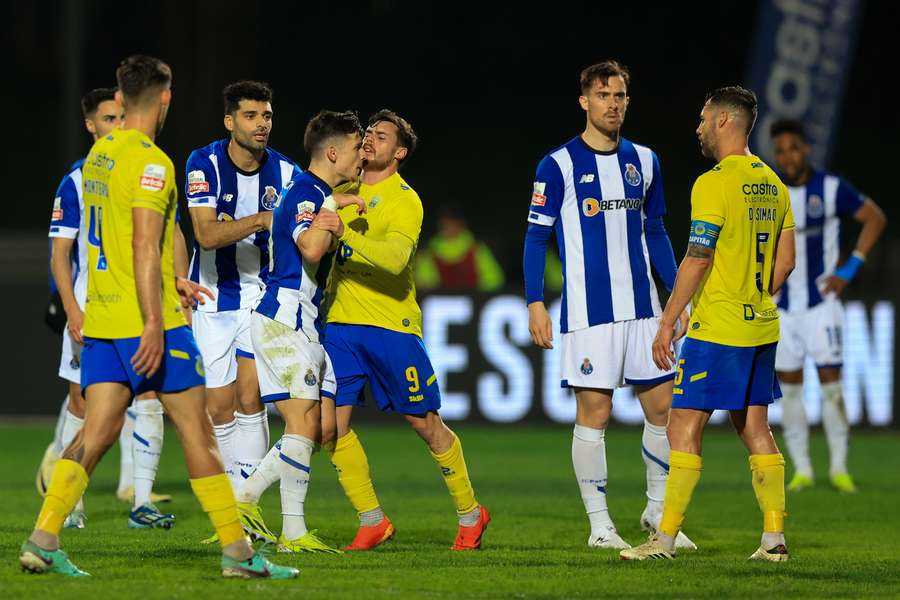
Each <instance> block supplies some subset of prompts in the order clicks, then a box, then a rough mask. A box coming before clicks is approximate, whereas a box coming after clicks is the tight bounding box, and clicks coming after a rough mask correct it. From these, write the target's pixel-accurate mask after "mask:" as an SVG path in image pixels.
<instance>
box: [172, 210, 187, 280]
mask: <svg viewBox="0 0 900 600" xmlns="http://www.w3.org/2000/svg"><path fill="white" fill-rule="evenodd" d="M172 238H173V242H174V244H175V248H174V255H175V277H182V278H187V276H188V250H187V241H186V240H185V239H184V232H183V231H182V230H181V225H179V224H178V222H177V221H176V222H175V233H174V235H173V236H172Z"/></svg>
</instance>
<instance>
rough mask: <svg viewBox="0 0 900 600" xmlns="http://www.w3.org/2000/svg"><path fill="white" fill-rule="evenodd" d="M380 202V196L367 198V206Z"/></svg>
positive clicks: (373, 206)
mask: <svg viewBox="0 0 900 600" xmlns="http://www.w3.org/2000/svg"><path fill="white" fill-rule="evenodd" d="M379 202H381V197H380V196H375V197H373V198H372V199H371V200H369V208H375V207H376V206H378V203H379Z"/></svg>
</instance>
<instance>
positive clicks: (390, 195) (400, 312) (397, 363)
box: [313, 110, 490, 550]
mask: <svg viewBox="0 0 900 600" xmlns="http://www.w3.org/2000/svg"><path fill="white" fill-rule="evenodd" d="M415 145H416V134H415V132H414V131H413V129H412V127H411V126H410V124H409V123H408V122H407V121H406V120H405V119H403V118H402V117H400V116H398V115H397V114H396V113H394V112H391V111H388V110H382V111H380V112H378V113H376V114H375V115H373V116H372V117H371V118H370V119H369V124H368V128H367V130H366V136H365V140H364V142H363V151H364V153H365V160H366V166H365V170H364V173H363V176H362V184H361V185H360V188H359V191H358V192H357V193H358V195H359V196H361V197H362V198H363V199H364V200H365V201H366V202H367V206H368V212H367V213H366V214H364V215H358V214H357V211H356V210H355V209H353V208H345V209H343V210H341V211H340V217H339V218H338V215H335V214H334V213H333V212H331V211H329V210H322V211H320V212H319V214H318V216H317V217H316V220H315V221H314V222H313V227H318V228H323V229H327V230H329V231H331V232H332V233H333V234H334V235H335V237H336V238H337V239H338V240H339V241H340V243H339V246H338V249H337V255H336V256H335V260H334V264H333V266H332V270H331V274H330V277H329V281H328V288H327V292H326V297H327V299H326V302H328V303H330V308H329V309H328V316H327V325H326V327H325V349H326V351H327V352H328V356H329V357H330V358H331V362H332V365H333V367H334V373H335V377H336V379H337V395H336V397H335V400H334V402H333V403H332V402H330V401H329V399H327V398H323V406H322V415H323V423H322V430H323V438H324V439H323V444H324V445H325V447H326V448H329V451H331V452H332V458H331V460H332V462H333V463H334V466H335V468H336V469H337V471H338V478H339V480H340V482H341V485H342V486H343V488H344V492H345V493H346V494H347V497H348V498H349V499H350V502H351V504H353V507H354V508H355V509H356V511H357V513H358V514H359V520H360V527H359V531H358V532H357V534H356V537H355V539H354V540H353V541H352V542H351V543H350V545H349V546H347V549H348V550H369V549H371V548H374V547H375V546H377V545H378V544H380V543H382V542H383V541H385V540H387V539H389V538H390V537H391V536H392V535H393V534H394V527H393V525H392V523H391V521H390V520H389V519H388V518H387V517H386V516H385V514H384V512H383V511H382V509H381V506H380V504H379V502H378V498H377V497H376V496H375V490H374V488H373V486H372V480H371V479H370V477H369V465H368V461H367V459H366V455H365V452H364V451H363V448H362V445H361V444H360V441H359V438H357V436H356V433H354V432H353V430H352V429H350V418H351V415H352V411H353V407H354V406H361V405H362V404H363V387H364V386H365V385H366V384H368V385H369V389H370V390H371V392H372V396H373V398H374V399H375V401H376V402H377V403H378V406H379V408H381V410H383V411H397V412H399V413H401V414H403V416H404V417H405V419H406V421H407V422H408V423H409V424H410V425H411V426H412V428H413V429H414V430H415V432H416V433H418V434H419V436H420V437H421V438H422V439H423V440H424V441H425V443H426V444H427V445H428V448H429V449H430V450H431V455H432V456H433V457H434V459H435V461H436V462H437V463H438V465H439V466H440V468H441V472H442V473H443V475H444V481H445V482H446V484H447V488H448V489H449V491H450V495H451V496H452V497H453V501H454V503H455V504H456V512H457V515H458V518H459V532H458V534H457V537H456V541H455V542H454V544H453V549H454V550H472V549H476V548H479V547H480V546H481V536H482V533H483V532H484V530H485V528H486V527H487V525H488V522H489V521H490V516H489V515H488V511H487V509H485V507H483V506H481V505H479V504H478V502H477V501H476V500H475V492H474V491H473V490H472V484H471V482H470V481H469V474H468V470H467V469H466V462H465V458H464V457H463V451H462V445H461V444H460V441H459V438H458V437H457V436H456V435H455V434H454V433H453V432H452V431H451V430H450V429H449V428H448V427H447V425H445V424H444V422H443V420H441V417H440V415H439V414H438V410H439V409H440V406H441V396H440V391H439V390H438V384H437V381H436V378H435V374H434V369H433V368H432V366H431V361H430V360H429V358H428V354H427V352H426V351H425V345H424V344H423V343H422V313H421V310H420V309H419V305H418V304H417V303H416V288H415V283H414V279H413V254H414V252H415V249H416V244H417V243H418V241H419V231H420V230H421V227H422V202H421V200H419V196H418V195H417V194H416V192H415V191H414V190H413V189H412V188H411V187H410V186H409V185H408V184H407V183H406V181H404V179H403V178H402V177H401V176H400V174H399V173H398V172H397V170H398V169H399V168H400V165H401V164H402V163H403V162H404V161H405V160H407V159H408V158H409V155H410V154H411V153H412V151H413V150H414V149H415ZM335 405H336V407H337V408H336V410H335ZM335 435H336V436H337V438H336V442H335Z"/></svg>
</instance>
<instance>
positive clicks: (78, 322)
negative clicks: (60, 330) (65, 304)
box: [66, 306, 84, 344]
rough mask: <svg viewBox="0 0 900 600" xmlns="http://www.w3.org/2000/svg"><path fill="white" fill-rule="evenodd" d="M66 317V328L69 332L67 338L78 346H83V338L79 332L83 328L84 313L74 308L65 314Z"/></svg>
mask: <svg viewBox="0 0 900 600" xmlns="http://www.w3.org/2000/svg"><path fill="white" fill-rule="evenodd" d="M66 317H67V318H68V321H67V322H66V328H67V329H68V330H69V336H71V338H72V339H73V340H75V341H76V342H78V343H79V344H83V343H84V338H83V337H82V336H81V330H82V328H83V327H84V313H83V312H82V311H81V309H80V308H78V307H77V306H76V307H74V308H73V309H72V310H71V311H69V312H67V313H66Z"/></svg>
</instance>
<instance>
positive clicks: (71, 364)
mask: <svg viewBox="0 0 900 600" xmlns="http://www.w3.org/2000/svg"><path fill="white" fill-rule="evenodd" d="M69 368H70V369H73V370H75V371H77V370H78V369H80V368H81V361H80V360H79V359H78V357H77V356H73V357H72V360H70V361H69Z"/></svg>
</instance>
